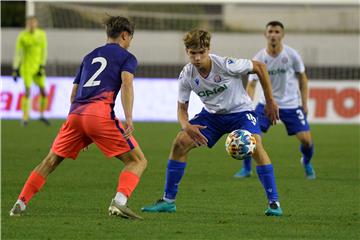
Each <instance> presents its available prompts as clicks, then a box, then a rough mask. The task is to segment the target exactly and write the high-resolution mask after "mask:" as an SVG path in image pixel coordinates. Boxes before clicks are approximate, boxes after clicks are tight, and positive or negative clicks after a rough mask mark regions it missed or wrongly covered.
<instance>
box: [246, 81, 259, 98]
mask: <svg viewBox="0 0 360 240" xmlns="http://www.w3.org/2000/svg"><path fill="white" fill-rule="evenodd" d="M256 83H257V81H248V83H247V85H246V92H247V94H248V95H249V97H250V98H251V100H254V95H255V89H256Z"/></svg>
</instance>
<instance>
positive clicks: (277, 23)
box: [266, 21, 284, 29]
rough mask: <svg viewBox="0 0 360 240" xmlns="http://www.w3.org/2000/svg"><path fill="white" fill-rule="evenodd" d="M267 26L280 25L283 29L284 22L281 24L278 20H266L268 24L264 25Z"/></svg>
mask: <svg viewBox="0 0 360 240" xmlns="http://www.w3.org/2000/svg"><path fill="white" fill-rule="evenodd" d="M268 26H272V27H276V26H279V27H281V28H282V29H284V24H282V23H281V22H279V21H271V22H268V24H266V27H268Z"/></svg>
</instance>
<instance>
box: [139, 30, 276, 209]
mask: <svg viewBox="0 0 360 240" xmlns="http://www.w3.org/2000/svg"><path fill="white" fill-rule="evenodd" d="M183 40H184V44H185V48H186V53H187V54H188V56H189V59H190V63H188V64H187V65H186V66H185V67H184V68H183V70H182V72H181V73H180V76H179V96H178V110H177V113H178V120H179V123H180V125H181V128H182V130H181V131H180V132H179V133H178V135H177V136H176V138H175V140H174V142H173V145H172V148H171V151H170V156H169V160H168V165H167V170H166V181H165V191H164V195H163V197H162V198H161V199H160V200H158V201H157V202H156V203H155V204H153V205H149V206H145V207H143V208H142V211H145V212H175V211H176V205H175V198H176V194H177V192H178V186H179V184H180V181H181V178H182V176H183V174H184V171H185V167H186V165H187V154H188V152H189V151H190V150H191V149H193V148H196V147H200V146H204V145H207V147H209V148H211V147H213V146H214V145H215V143H216V142H217V141H218V140H219V139H220V138H221V136H223V135H224V134H226V133H230V132H232V131H233V130H236V129H246V130H248V131H249V132H251V133H253V134H254V136H255V139H256V150H255V152H254V159H255V161H256V163H257V164H258V166H257V168H256V169H257V172H258V174H259V179H260V181H261V183H262V185H263V187H264V190H265V192H266V196H267V199H268V203H269V207H268V208H267V209H266V211H265V215H268V216H269V215H275V216H280V215H282V210H281V208H280V203H279V199H278V193H277V189H276V183H275V177H274V171H273V167H272V164H271V161H270V158H269V157H268V155H267V153H266V151H265V149H264V148H263V146H262V143H261V137H260V133H261V131H260V127H259V124H258V122H257V120H256V115H255V114H254V111H253V110H254V107H253V103H252V101H251V99H250V97H249V96H248V95H247V93H246V91H245V89H244V88H243V85H242V80H241V77H242V75H244V74H245V75H246V74H248V73H256V74H258V75H259V76H260V82H261V84H262V86H263V89H264V93H265V96H266V110H267V113H268V116H269V118H270V119H271V121H272V122H273V123H275V122H276V120H277V119H278V107H277V105H276V103H275V101H274V99H273V96H272V93H271V84H270V79H269V75H268V73H267V70H266V66H265V64H263V63H260V62H257V61H251V60H247V59H235V58H228V57H220V56H217V55H215V54H210V33H209V32H207V31H204V30H199V29H195V30H192V31H190V32H188V33H186V35H185V37H184V39H183ZM191 91H193V92H195V93H196V94H197V95H198V96H199V98H200V99H201V101H202V102H203V103H204V105H205V107H204V109H202V111H201V112H200V113H199V114H197V115H196V116H195V117H194V118H193V119H191V120H190V121H189V118H188V106H189V98H190V93H191Z"/></svg>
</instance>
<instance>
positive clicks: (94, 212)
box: [1, 120, 360, 240]
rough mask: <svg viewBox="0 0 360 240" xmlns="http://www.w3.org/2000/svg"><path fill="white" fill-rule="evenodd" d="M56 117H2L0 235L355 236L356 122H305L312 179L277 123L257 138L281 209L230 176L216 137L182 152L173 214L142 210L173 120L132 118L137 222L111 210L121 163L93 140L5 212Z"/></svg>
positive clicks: (151, 197)
mask: <svg viewBox="0 0 360 240" xmlns="http://www.w3.org/2000/svg"><path fill="white" fill-rule="evenodd" d="M61 123H62V121H61V120H58V121H52V126H51V127H46V126H44V125H42V124H41V123H40V122H36V121H33V122H30V124H29V126H28V127H27V128H21V127H20V124H19V122H18V121H2V129H1V130H2V144H1V145H2V149H1V150H2V151H1V153H2V155H1V157H2V159H1V160H2V161H1V163H2V167H1V237H2V239H129V240H133V239H226V240H227V239H360V230H359V229H360V224H359V222H360V221H359V219H360V181H359V179H360V177H359V162H360V159H359V147H360V143H359V137H360V135H359V134H360V133H359V131H360V129H359V125H312V133H313V136H314V141H315V155H314V161H313V165H314V167H315V170H316V173H317V179H316V180H315V181H309V180H306V179H305V177H304V172H303V169H302V167H301V165H300V153H299V151H298V143H297V140H296V139H295V138H294V137H287V135H286V132H285V128H284V126H282V125H279V126H276V127H273V128H272V129H271V130H270V132H269V133H268V134H267V135H265V138H264V145H265V148H266V149H267V151H268V153H269V155H270V157H271V159H272V161H273V164H274V167H275V175H276V180H277V185H278V191H279V194H280V200H281V206H282V208H283V210H284V216H283V217H280V218H276V217H265V216H264V214H263V213H264V210H265V208H266V198H265V194H264V192H263V189H262V187H261V186H260V182H259V181H258V179H257V176H256V174H253V176H252V177H251V178H249V179H245V180H237V179H234V178H233V177H232V176H233V174H234V173H235V172H236V171H237V170H238V169H239V167H240V162H239V161H236V160H233V159H230V158H229V157H228V156H227V155H226V152H225V149H224V140H225V138H223V139H221V140H220V141H219V142H218V143H217V145H216V146H215V147H214V148H213V149H210V150H209V149H207V148H200V149H195V150H194V151H192V152H191V153H190V156H189V163H188V166H187V169H186V173H185V176H184V178H183V181H182V182H181V185H180V191H179V194H178V198H177V208H178V211H177V213H175V214H144V213H140V208H141V207H142V206H143V205H145V204H150V203H153V202H154V201H156V200H157V199H159V198H160V197H161V196H162V192H163V186H164V178H165V177H164V176H165V167H166V164H167V157H168V154H169V149H170V146H171V143H172V139H173V138H174V137H175V136H176V134H177V131H178V130H179V126H178V125H177V124H176V123H135V128H136V131H135V134H134V135H135V137H136V139H137V140H138V142H139V143H140V145H141V147H142V149H143V151H144V153H145V155H146V156H147V159H148V161H149V165H148V169H147V170H146V172H145V174H144V175H143V177H142V179H141V182H140V184H139V186H138V188H137V189H136V191H135V192H134V194H133V196H132V199H131V200H130V202H129V206H130V207H131V208H132V209H133V210H135V211H136V212H138V213H140V214H141V215H142V216H143V217H144V218H145V220H144V221H128V220H124V219H121V218H116V217H110V216H108V213H107V208H108V206H109V204H110V201H111V198H112V197H113V196H114V194H115V190H116V185H117V180H118V175H119V172H120V170H121V169H122V166H123V164H122V163H121V162H120V161H119V160H116V159H106V158H105V157H104V156H103V155H102V153H101V152H100V151H99V150H98V149H97V148H96V147H95V146H94V145H91V146H90V147H89V149H88V150H87V151H85V152H82V153H81V154H80V156H79V158H78V159H77V160H76V161H72V160H65V161H64V162H63V163H62V164H61V165H60V166H59V167H58V169H57V170H56V171H55V172H54V173H52V174H51V175H50V176H49V178H48V181H47V183H46V184H45V186H44V188H43V189H42V190H41V191H40V192H39V193H38V194H37V195H36V196H35V197H34V198H33V199H32V201H31V202H30V204H29V206H28V209H27V211H26V215H25V216H24V217H20V218H10V217H9V215H8V213H9V210H10V208H11V207H12V205H13V203H14V201H15V200H16V198H17V196H18V194H19V192H20V190H21V188H22V186H23V184H24V182H25V180H26V179H27V177H28V175H29V173H30V171H31V170H32V169H33V168H34V167H35V166H36V165H37V164H38V163H39V162H40V161H41V160H42V158H43V157H44V156H45V155H46V154H47V152H48V150H49V147H50V145H51V143H52V141H53V139H54V137H55V136H56V133H57V131H58V129H59V127H60V125H61Z"/></svg>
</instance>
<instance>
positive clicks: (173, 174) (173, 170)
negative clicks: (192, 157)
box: [164, 159, 186, 200]
mask: <svg viewBox="0 0 360 240" xmlns="http://www.w3.org/2000/svg"><path fill="white" fill-rule="evenodd" d="M185 167H186V162H179V161H176V160H170V159H169V161H168V165H167V169H166V182H165V194H164V197H165V198H166V199H169V200H170V199H171V200H175V198H176V194H177V192H178V185H179V183H180V181H181V178H182V176H183V175H184V172H185Z"/></svg>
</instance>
